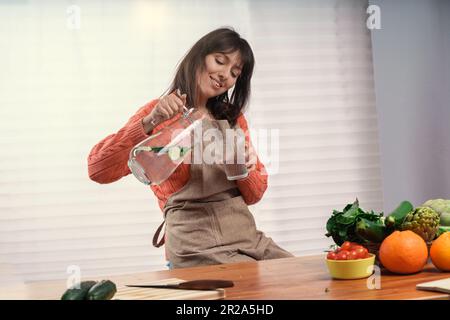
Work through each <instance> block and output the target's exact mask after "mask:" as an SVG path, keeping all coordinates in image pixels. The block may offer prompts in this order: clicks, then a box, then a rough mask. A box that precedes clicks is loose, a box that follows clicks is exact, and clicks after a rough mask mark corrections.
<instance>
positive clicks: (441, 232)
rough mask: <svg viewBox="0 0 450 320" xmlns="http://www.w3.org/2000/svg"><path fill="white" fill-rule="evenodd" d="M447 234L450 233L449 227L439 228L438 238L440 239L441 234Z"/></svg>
mask: <svg viewBox="0 0 450 320" xmlns="http://www.w3.org/2000/svg"><path fill="white" fill-rule="evenodd" d="M446 232H450V227H449V226H439V228H438V231H437V232H436V238H438V237H439V236H440V235H441V234H443V233H446ZM436 238H435V239H436Z"/></svg>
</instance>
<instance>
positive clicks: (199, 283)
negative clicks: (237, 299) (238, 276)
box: [126, 280, 234, 290]
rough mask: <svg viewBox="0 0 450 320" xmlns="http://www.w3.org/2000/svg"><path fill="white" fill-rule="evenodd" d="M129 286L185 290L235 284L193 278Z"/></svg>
mask: <svg viewBox="0 0 450 320" xmlns="http://www.w3.org/2000/svg"><path fill="white" fill-rule="evenodd" d="M126 286H127V287H133V288H158V289H184V290H214V289H219V288H230V287H233V286H234V283H233V281H229V280H192V281H185V282H181V283H178V284H161V285H160V284H149V285H147V284H144V285H138V284H130V285H126Z"/></svg>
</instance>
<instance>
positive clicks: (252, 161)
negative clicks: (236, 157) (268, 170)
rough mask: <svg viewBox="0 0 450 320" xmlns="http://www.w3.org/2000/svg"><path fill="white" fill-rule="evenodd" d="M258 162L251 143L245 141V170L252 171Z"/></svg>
mask: <svg viewBox="0 0 450 320" xmlns="http://www.w3.org/2000/svg"><path fill="white" fill-rule="evenodd" d="M257 161H258V155H257V154H256V151H255V149H254V148H253V146H252V144H251V143H248V142H247V141H245V166H246V167H247V170H248V171H249V172H250V171H253V170H255V169H256V162H257Z"/></svg>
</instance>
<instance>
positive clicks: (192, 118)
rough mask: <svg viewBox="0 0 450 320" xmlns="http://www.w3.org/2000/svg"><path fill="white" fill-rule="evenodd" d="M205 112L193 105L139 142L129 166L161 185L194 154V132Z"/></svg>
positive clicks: (149, 181) (144, 179)
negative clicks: (177, 117) (192, 152)
mask: <svg viewBox="0 0 450 320" xmlns="http://www.w3.org/2000/svg"><path fill="white" fill-rule="evenodd" d="M204 117H205V114H204V113H203V112H201V111H199V110H194V109H190V110H189V113H185V114H183V115H182V116H181V117H180V118H179V119H177V120H176V121H174V122H173V123H171V124H170V125H169V126H167V127H164V128H162V129H161V130H160V131H158V132H157V133H155V134H154V135H152V136H150V137H149V138H147V139H145V140H144V141H142V142H140V143H139V144H138V145H136V146H135V147H134V148H133V149H132V150H131V152H130V158H129V161H128V166H129V167H130V169H131V172H132V173H133V174H134V176H135V177H136V178H137V179H138V180H139V181H141V182H142V183H144V184H153V185H158V184H160V183H162V182H163V181H165V180H166V179H167V178H168V177H169V176H170V175H171V174H172V173H173V172H174V171H175V170H176V168H177V167H178V166H179V165H180V164H181V163H182V162H183V161H184V159H185V158H186V157H188V156H190V154H191V151H192V148H193V139H192V137H193V132H194V130H195V128H196V127H198V126H199V125H201V121H202V119H203V118H204Z"/></svg>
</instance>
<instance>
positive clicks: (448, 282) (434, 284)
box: [416, 278, 450, 294]
mask: <svg viewBox="0 0 450 320" xmlns="http://www.w3.org/2000/svg"><path fill="white" fill-rule="evenodd" d="M416 289H418V290H426V291H438V292H444V293H448V294H450V278H447V279H442V280H436V281H430V282H424V283H419V284H418V285H416Z"/></svg>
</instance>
